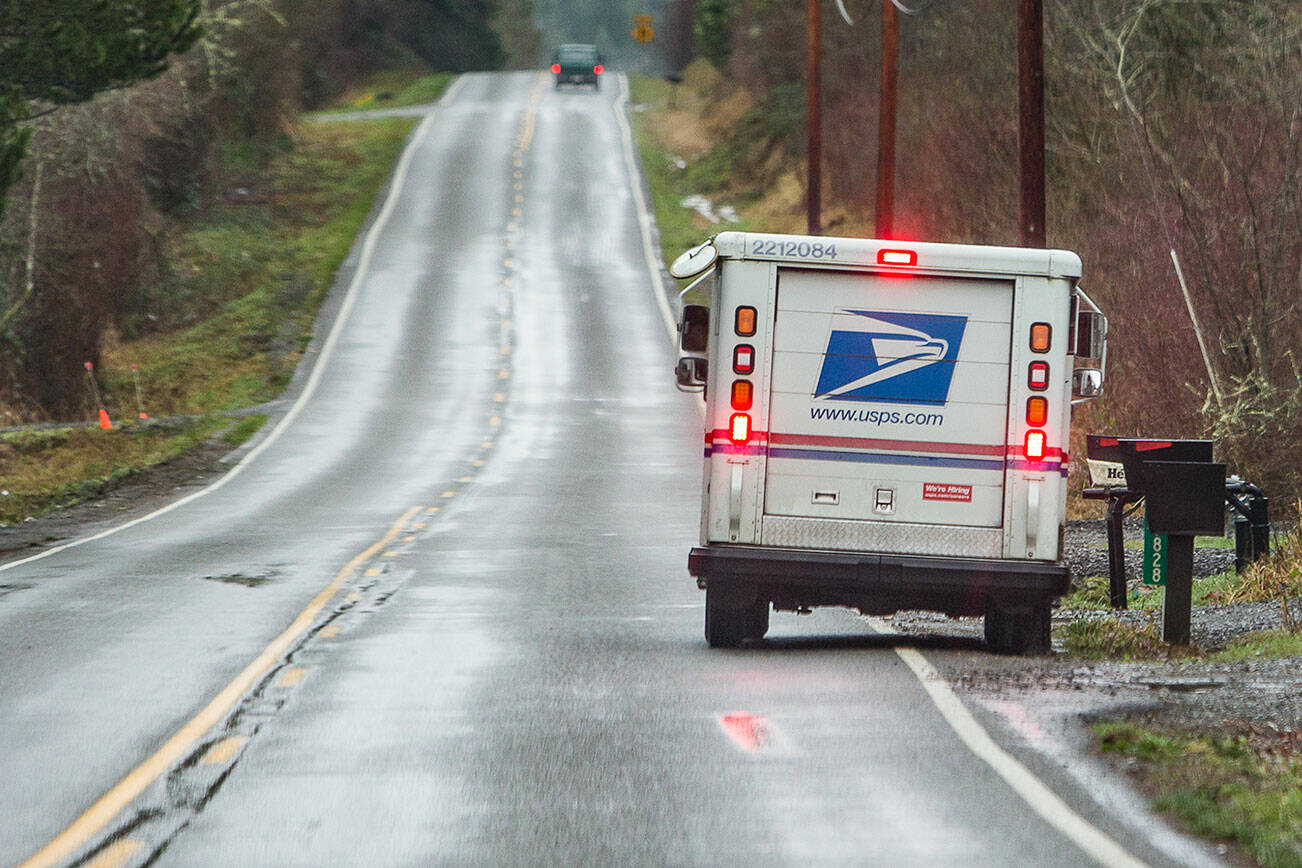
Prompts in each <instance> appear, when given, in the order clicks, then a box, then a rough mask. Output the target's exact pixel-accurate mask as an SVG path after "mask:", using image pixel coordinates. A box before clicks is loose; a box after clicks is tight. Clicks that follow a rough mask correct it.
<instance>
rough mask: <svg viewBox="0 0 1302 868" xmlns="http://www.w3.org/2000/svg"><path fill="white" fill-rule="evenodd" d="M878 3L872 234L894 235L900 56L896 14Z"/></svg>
mask: <svg viewBox="0 0 1302 868" xmlns="http://www.w3.org/2000/svg"><path fill="white" fill-rule="evenodd" d="M881 2H882V74H881V99H880V100H879V102H878V112H877V211H876V216H875V217H874V219H873V233H874V234H875V235H876V236H877V237H878V238H890V237H891V236H892V235H894V234H895V94H896V91H897V89H898V88H897V86H896V83H897V79H898V70H899V55H900V26H899V24H900V17H899V13H898V12H896V11H895V4H894V3H892V2H891V0H881Z"/></svg>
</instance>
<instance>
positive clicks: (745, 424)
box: [728, 413, 750, 443]
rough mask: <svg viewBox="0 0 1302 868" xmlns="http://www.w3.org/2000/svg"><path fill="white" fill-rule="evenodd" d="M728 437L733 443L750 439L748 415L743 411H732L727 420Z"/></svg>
mask: <svg viewBox="0 0 1302 868" xmlns="http://www.w3.org/2000/svg"><path fill="white" fill-rule="evenodd" d="M728 439H729V440H731V441H732V442H733V443H745V442H746V441H747V440H749V439H750V417H749V416H747V415H746V414H745V413H733V414H732V418H731V419H729V420H728Z"/></svg>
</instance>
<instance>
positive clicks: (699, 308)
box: [678, 304, 710, 353]
mask: <svg viewBox="0 0 1302 868" xmlns="http://www.w3.org/2000/svg"><path fill="white" fill-rule="evenodd" d="M678 335H679V337H678V345H679V347H680V348H681V349H682V351H683V352H685V353H703V352H705V348H706V347H707V346H708V345H709V341H710V309H709V308H708V307H706V306H705V305H701V304H685V305H683V316H682V319H680V320H679V321H678Z"/></svg>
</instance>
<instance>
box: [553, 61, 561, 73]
mask: <svg viewBox="0 0 1302 868" xmlns="http://www.w3.org/2000/svg"><path fill="white" fill-rule="evenodd" d="M560 74H561V65H560V64H559V63H553V64H552V75H560Z"/></svg>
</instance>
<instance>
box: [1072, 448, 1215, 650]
mask: <svg viewBox="0 0 1302 868" xmlns="http://www.w3.org/2000/svg"><path fill="white" fill-rule="evenodd" d="M1091 445H1092V446H1094V449H1093V450H1092V455H1091V457H1095V458H1098V459H1100V460H1112V461H1120V462H1121V463H1122V464H1123V465H1124V466H1125V469H1126V489H1127V494H1128V495H1130V496H1136V495H1138V496H1142V497H1143V498H1144V501H1145V510H1146V512H1147V517H1148V526H1149V527H1150V528H1151V529H1152V531H1153V533H1159V534H1166V536H1167V550H1166V558H1167V561H1166V586H1165V589H1164V591H1163V598H1162V639H1163V641H1165V642H1169V643H1171V644H1175V645H1187V644H1189V632H1190V629H1189V628H1190V622H1191V620H1192V612H1193V548H1194V536H1196V535H1217V536H1219V535H1222V534H1224V533H1225V465H1224V464H1221V463H1217V462H1214V461H1212V441H1210V440H1140V439H1126V438H1119V437H1100V438H1098V441H1097V442H1096V443H1094V444H1091Z"/></svg>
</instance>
